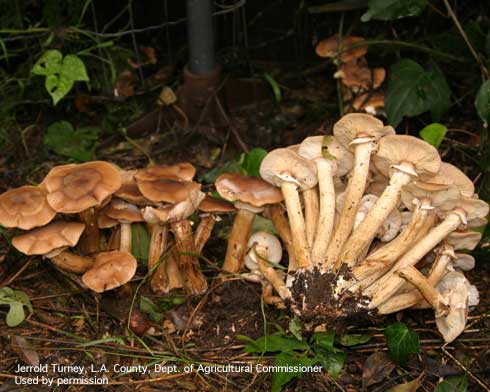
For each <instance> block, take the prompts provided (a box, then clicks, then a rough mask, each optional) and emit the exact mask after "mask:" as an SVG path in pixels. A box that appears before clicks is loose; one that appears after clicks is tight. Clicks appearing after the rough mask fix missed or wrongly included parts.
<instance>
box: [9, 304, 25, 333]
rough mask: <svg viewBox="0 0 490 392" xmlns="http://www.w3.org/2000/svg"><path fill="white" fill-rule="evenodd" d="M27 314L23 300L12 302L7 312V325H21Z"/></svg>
mask: <svg viewBox="0 0 490 392" xmlns="http://www.w3.org/2000/svg"><path fill="white" fill-rule="evenodd" d="M25 318H26V315H25V313H24V306H23V305H22V303H21V302H11V303H10V309H9V311H8V313H7V318H6V321H7V325H8V326H9V327H16V326H17V325H19V324H20V323H21V322H22V321H24V319H25Z"/></svg>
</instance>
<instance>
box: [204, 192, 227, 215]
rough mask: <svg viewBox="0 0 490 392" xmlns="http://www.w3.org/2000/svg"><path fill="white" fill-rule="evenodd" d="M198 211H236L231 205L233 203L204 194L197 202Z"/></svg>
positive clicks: (216, 212) (217, 212)
mask: <svg viewBox="0 0 490 392" xmlns="http://www.w3.org/2000/svg"><path fill="white" fill-rule="evenodd" d="M199 211H202V212H209V213H214V214H219V213H226V212H234V211H236V208H235V207H234V206H233V204H231V203H228V202H227V201H225V200H223V199H218V198H217V197H213V196H210V195H206V197H205V198H204V199H203V200H202V201H201V203H200V204H199Z"/></svg>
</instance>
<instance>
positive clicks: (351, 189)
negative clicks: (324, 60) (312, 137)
mask: <svg viewBox="0 0 490 392" xmlns="http://www.w3.org/2000/svg"><path fill="white" fill-rule="evenodd" d="M394 132H395V131H394V130H393V128H391V127H384V126H383V123H382V121H380V120H378V119H376V118H375V117H373V116H370V115H367V114H360V113H351V114H347V115H345V116H344V117H342V118H341V119H340V120H339V121H337V123H336V124H335V125H334V128H333V133H334V135H335V137H336V138H337V140H338V141H339V142H340V143H341V144H342V145H343V146H344V147H346V148H353V149H354V168H353V169H352V172H351V177H350V179H349V183H348V185H347V188H346V191H345V192H346V195H345V202H344V205H343V207H342V212H341V214H340V218H339V222H338V224H337V227H336V228H335V231H334V234H333V237H332V240H331V241H330V243H329V245H328V248H327V252H326V256H325V259H326V262H325V263H326V264H325V266H326V268H328V269H337V268H339V267H340V265H341V264H342V260H341V259H340V257H339V256H340V253H341V252H342V249H343V247H344V244H345V242H346V241H347V238H348V236H349V234H350V233H351V231H352V228H353V226H354V220H355V217H356V212H357V209H358V207H359V202H360V201H361V198H362V195H363V193H364V190H365V188H366V184H367V178H368V174H369V164H370V161H371V153H372V152H373V151H374V149H375V146H376V143H377V140H378V139H379V138H381V137H383V136H385V135H388V134H393V133H394Z"/></svg>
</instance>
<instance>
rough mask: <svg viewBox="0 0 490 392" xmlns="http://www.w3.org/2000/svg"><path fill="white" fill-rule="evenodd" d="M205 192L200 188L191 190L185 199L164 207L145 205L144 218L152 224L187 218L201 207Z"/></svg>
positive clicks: (142, 211)
mask: <svg viewBox="0 0 490 392" xmlns="http://www.w3.org/2000/svg"><path fill="white" fill-rule="evenodd" d="M204 197H205V194H204V193H203V192H201V191H200V190H199V189H194V190H193V191H191V192H190V193H189V194H188V196H187V198H186V199H185V200H182V201H181V202H179V203H176V204H172V205H166V206H164V207H158V208H156V207H145V208H143V209H142V210H141V213H142V215H143V218H144V220H145V221H146V222H148V223H150V224H161V223H171V222H177V221H180V220H184V219H187V218H188V217H189V216H191V215H192V214H193V213H194V211H196V210H197V209H198V207H199V204H200V203H201V202H202V200H203V199H204Z"/></svg>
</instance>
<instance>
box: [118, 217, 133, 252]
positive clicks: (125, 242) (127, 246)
mask: <svg viewBox="0 0 490 392" xmlns="http://www.w3.org/2000/svg"><path fill="white" fill-rule="evenodd" d="M131 246H132V242H131V223H125V222H122V223H121V239H120V243H119V250H120V251H121V252H128V253H131Z"/></svg>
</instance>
